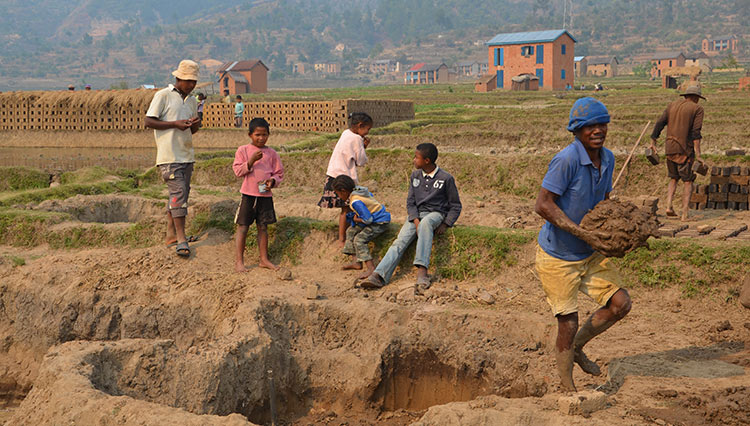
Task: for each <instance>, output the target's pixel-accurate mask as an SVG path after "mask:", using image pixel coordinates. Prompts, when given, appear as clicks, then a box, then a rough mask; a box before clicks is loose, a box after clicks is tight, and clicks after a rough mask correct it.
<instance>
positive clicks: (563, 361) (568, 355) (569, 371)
mask: <svg viewBox="0 0 750 426" xmlns="http://www.w3.org/2000/svg"><path fill="white" fill-rule="evenodd" d="M574 354H575V351H574V350H573V349H572V348H571V349H568V350H565V351H559V350H555V360H556V361H557V372H558V373H560V386H562V389H563V391H564V392H575V391H576V386H575V385H574V384H573V357H574Z"/></svg>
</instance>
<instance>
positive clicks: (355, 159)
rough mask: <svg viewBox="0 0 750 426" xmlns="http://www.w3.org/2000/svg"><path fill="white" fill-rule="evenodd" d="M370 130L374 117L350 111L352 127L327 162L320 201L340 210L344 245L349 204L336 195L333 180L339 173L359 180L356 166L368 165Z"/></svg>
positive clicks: (326, 206) (340, 225)
mask: <svg viewBox="0 0 750 426" xmlns="http://www.w3.org/2000/svg"><path fill="white" fill-rule="evenodd" d="M370 129H372V117H370V116H369V115H367V114H365V113H364V112H355V113H352V114H349V128H348V129H347V130H344V133H342V134H341V137H340V138H339V141H338V142H336V147H335V148H334V149H333V154H331V159H330V160H329V161H328V170H327V171H326V183H325V186H324V187H323V196H322V197H321V198H320V201H318V205H319V206H320V207H325V208H329V209H331V208H340V209H341V214H340V215H339V239H338V241H339V244H340V245H341V246H342V247H343V246H344V243H345V242H346V228H347V226H348V225H347V223H346V214H347V213H348V212H349V206H347V205H346V203H345V202H344V201H343V200H341V199H340V198H338V197H337V196H336V193H335V192H334V191H333V188H332V187H331V183H332V182H333V179H334V178H335V177H336V176H338V175H347V176H349V177H350V178H352V180H353V181H354V183H358V182H359V181H358V180H357V167H362V166H364V165H365V164H367V154H366V153H365V148H367V146H368V145H369V144H370V139H368V138H367V134H368V133H370Z"/></svg>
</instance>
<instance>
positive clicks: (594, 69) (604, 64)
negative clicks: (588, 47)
mask: <svg viewBox="0 0 750 426" xmlns="http://www.w3.org/2000/svg"><path fill="white" fill-rule="evenodd" d="M619 63H620V62H619V61H618V60H617V57H615V56H589V57H588V64H587V71H586V74H587V75H593V76H597V77H614V76H616V75H617V65H619Z"/></svg>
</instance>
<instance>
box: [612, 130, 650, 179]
mask: <svg viewBox="0 0 750 426" xmlns="http://www.w3.org/2000/svg"><path fill="white" fill-rule="evenodd" d="M649 125H651V120H649V121H648V123H646V126H645V127H644V128H643V131H642V132H641V135H640V136H638V140H637V141H635V145H633V149H632V150H631V151H630V155H628V159H627V160H625V164H623V165H622V169H620V174H618V175H617V179H615V183H614V184H613V185H612V190H613V191H614V190H615V187H616V186H617V182H619V181H620V177H621V176H622V172H624V171H625V169H626V168H627V167H628V164H629V163H630V159H631V158H633V154H635V150H636V148H638V144H640V143H641V139H642V138H643V135H645V134H646V130H648V126H649Z"/></svg>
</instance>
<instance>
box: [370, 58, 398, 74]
mask: <svg viewBox="0 0 750 426" xmlns="http://www.w3.org/2000/svg"><path fill="white" fill-rule="evenodd" d="M400 71H401V62H398V61H394V60H393V59H379V60H377V61H374V62H373V63H371V64H370V72H371V73H373V74H388V73H392V72H400Z"/></svg>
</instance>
